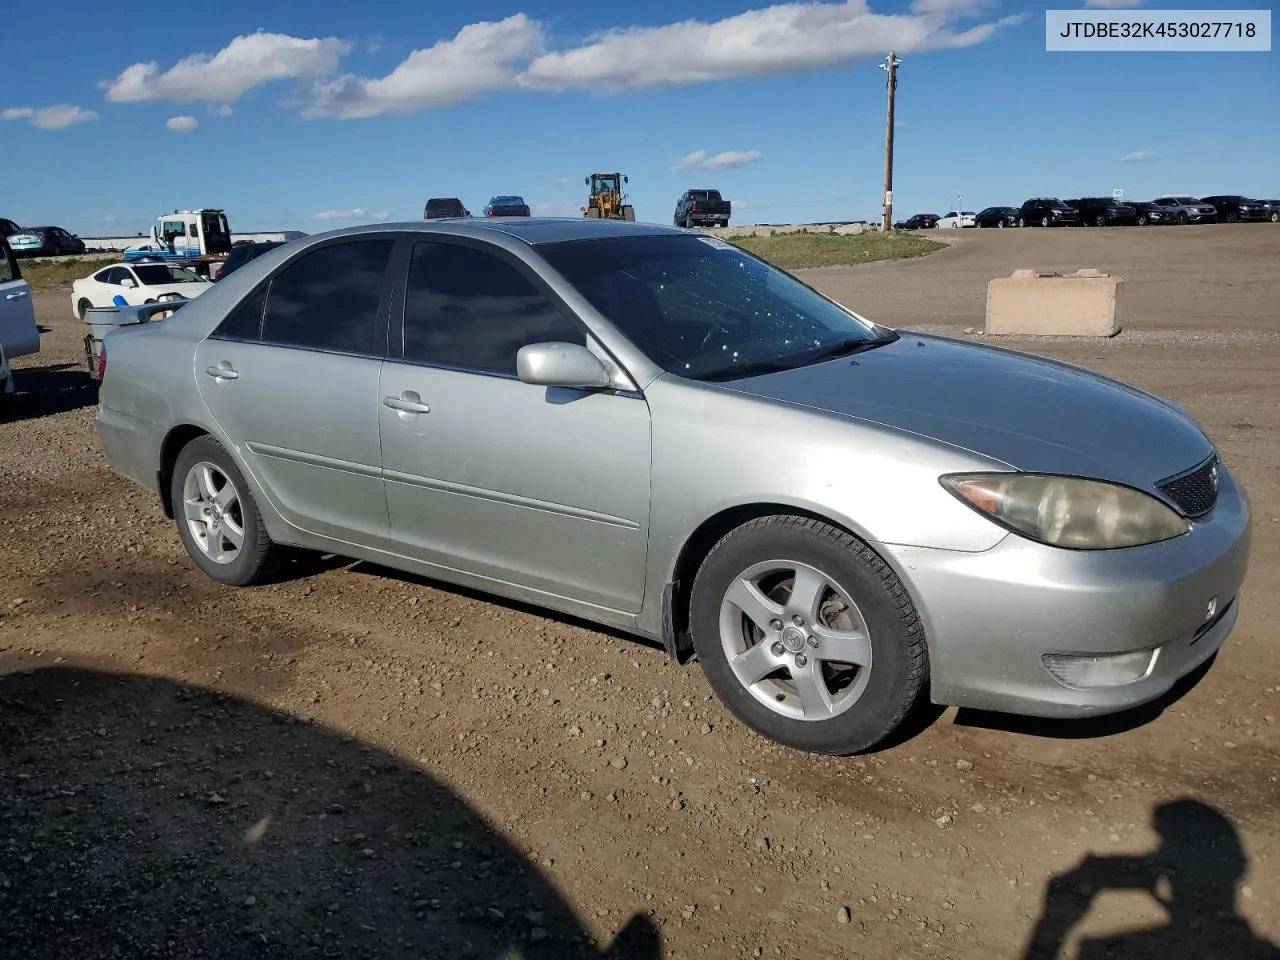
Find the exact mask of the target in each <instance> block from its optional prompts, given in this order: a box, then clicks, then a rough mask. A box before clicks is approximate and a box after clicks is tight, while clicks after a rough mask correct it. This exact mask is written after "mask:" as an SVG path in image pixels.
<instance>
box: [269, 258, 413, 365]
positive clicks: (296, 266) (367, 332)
mask: <svg viewBox="0 0 1280 960" xmlns="http://www.w3.org/2000/svg"><path fill="white" fill-rule="evenodd" d="M394 244H395V241H394V240H354V241H351V242H348V243H335V244H332V245H330V246H327V247H322V248H321V249H319V250H313V251H311V252H310V253H304V254H303V255H302V256H301V257H299V258H298V259H297V260H294V261H292V262H290V263H289V264H288V266H286V267H285V268H284V269H283V270H282V271H281V272H280V273H278V274H276V276H275V278H274V279H273V280H272V281H271V287H270V290H269V292H268V294H267V309H266V312H265V313H264V315H263V318H262V339H263V340H265V341H268V342H270V343H278V344H282V345H285V346H291V347H310V348H313V349H317V350H335V351H338V352H341V353H361V354H373V353H379V354H380V353H381V352H382V351H381V349H380V348H379V347H378V336H377V333H378V326H379V324H378V301H379V300H380V299H381V297H382V286H383V279H384V278H385V276H386V272H387V264H388V263H389V262H390V260H391V248H392V247H393V246H394Z"/></svg>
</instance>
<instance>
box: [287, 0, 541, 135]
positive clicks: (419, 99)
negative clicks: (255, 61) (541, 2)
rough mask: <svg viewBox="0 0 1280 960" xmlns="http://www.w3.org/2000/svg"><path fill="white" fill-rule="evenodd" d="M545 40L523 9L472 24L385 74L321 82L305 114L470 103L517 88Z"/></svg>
mask: <svg viewBox="0 0 1280 960" xmlns="http://www.w3.org/2000/svg"><path fill="white" fill-rule="evenodd" d="M545 44H546V35H545V33H544V32H543V29H542V25H541V24H539V23H537V22H536V21H534V20H531V19H529V17H527V16H525V15H524V14H523V13H517V14H515V15H514V16H510V17H507V18H506V19H505V20H498V21H484V22H482V23H472V24H468V25H467V26H465V27H463V28H462V29H461V30H459V31H458V33H457V35H456V36H455V37H453V39H451V40H441V41H440V42H439V43H437V44H435V45H434V46H431V47H428V48H426V49H423V50H414V51H413V52H412V53H411V54H409V56H408V57H407V58H406V59H405V60H404V61H403V62H402V63H401V64H400V65H399V66H398V67H396V68H395V70H393V71H392V72H391V73H390V74H388V75H387V76H385V77H381V78H379V79H368V78H365V77H357V76H355V75H352V74H347V75H345V76H342V77H338V78H336V79H333V80H324V81H316V82H315V83H313V84H312V87H311V90H310V91H309V93H308V94H307V96H306V102H305V105H304V109H303V116H305V117H338V118H341V119H343V120H356V119H365V118H368V117H378V116H384V115H387V114H405V113H416V112H417V111H419V110H426V109H428V108H430V107H444V106H450V105H453V104H459V103H464V102H466V101H468V100H474V99H476V98H478V97H481V96H484V95H486V94H490V93H496V92H497V91H499V90H504V89H508V88H511V87H513V86H515V85H516V82H517V77H518V74H519V70H520V68H521V67H522V66H523V65H525V64H527V63H528V62H529V61H530V60H531V59H533V58H534V57H536V56H537V55H538V54H540V53H541V52H542V51H543V49H544V47H545Z"/></svg>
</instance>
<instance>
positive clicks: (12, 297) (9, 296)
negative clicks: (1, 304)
mask: <svg viewBox="0 0 1280 960" xmlns="http://www.w3.org/2000/svg"><path fill="white" fill-rule="evenodd" d="M26 295H27V291H25V290H19V291H18V292H17V293H6V294H5V295H4V298H5V299H6V300H21V299H22V298H23V297H25V296H26Z"/></svg>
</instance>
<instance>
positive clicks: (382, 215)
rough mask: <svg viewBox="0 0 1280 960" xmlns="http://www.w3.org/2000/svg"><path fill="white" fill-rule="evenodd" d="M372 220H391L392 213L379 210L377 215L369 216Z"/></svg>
mask: <svg viewBox="0 0 1280 960" xmlns="http://www.w3.org/2000/svg"><path fill="white" fill-rule="evenodd" d="M369 219H370V220H380V221H381V220H390V219H391V212H390V211H389V210H379V211H378V212H377V213H371V214H369Z"/></svg>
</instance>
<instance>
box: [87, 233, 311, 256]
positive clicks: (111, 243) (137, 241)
mask: <svg viewBox="0 0 1280 960" xmlns="http://www.w3.org/2000/svg"><path fill="white" fill-rule="evenodd" d="M305 236H307V234H305V233H303V232H302V231H301V230H263V231H260V232H258V233H233V234H231V242H232V243H240V242H242V241H245V240H251V241H255V242H259V243H261V242H263V241H267V242H280V241H288V240H297V239H299V238H300V237H305ZM80 239H81V240H83V241H84V245H85V248H86V249H87V250H88V251H89V252H90V253H92V252H94V251H99V250H124V249H126V248H128V247H137V246H141V245H142V244H144V243H149V242H150V239H151V238H150V237H148V236H147V235H146V234H145V233H139V234H137V235H136V236H132V237H84V236H82V237H81V238H80Z"/></svg>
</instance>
